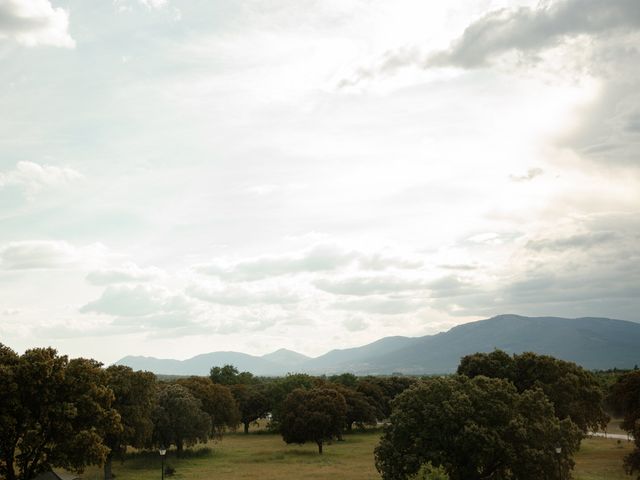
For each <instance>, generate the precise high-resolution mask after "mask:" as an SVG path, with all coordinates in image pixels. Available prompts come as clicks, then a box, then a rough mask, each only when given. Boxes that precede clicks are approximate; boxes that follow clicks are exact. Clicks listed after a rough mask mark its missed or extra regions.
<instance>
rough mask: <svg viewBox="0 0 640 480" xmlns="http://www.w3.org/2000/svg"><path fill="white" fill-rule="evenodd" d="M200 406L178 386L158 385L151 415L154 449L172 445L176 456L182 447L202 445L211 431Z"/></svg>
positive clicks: (207, 419)
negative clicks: (200, 443)
mask: <svg viewBox="0 0 640 480" xmlns="http://www.w3.org/2000/svg"><path fill="white" fill-rule="evenodd" d="M201 406H202V403H201V402H200V400H198V399H197V398H196V397H194V396H193V395H192V394H191V392H190V391H189V390H188V389H187V388H186V387H183V386H182V385H178V384H176V383H168V384H162V383H161V384H159V392H158V403H157V405H156V408H155V410H154V413H153V417H154V432H153V440H154V443H155V444H156V445H157V446H164V447H169V446H170V445H175V446H176V450H177V452H178V456H180V455H182V451H183V449H184V446H185V445H186V446H191V445H195V444H196V443H198V442H202V443H205V442H206V441H207V440H208V438H209V433H210V431H211V418H210V417H209V415H208V414H207V413H205V412H203V411H202V409H201Z"/></svg>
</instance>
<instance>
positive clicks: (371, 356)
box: [116, 315, 640, 376]
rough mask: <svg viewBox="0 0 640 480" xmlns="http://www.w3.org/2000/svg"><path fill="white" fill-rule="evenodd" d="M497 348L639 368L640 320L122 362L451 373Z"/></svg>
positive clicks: (492, 327)
mask: <svg viewBox="0 0 640 480" xmlns="http://www.w3.org/2000/svg"><path fill="white" fill-rule="evenodd" d="M494 349H501V350H504V351H505V352H508V353H521V352H525V351H526V352H536V353H540V354H546V355H552V356H554V357H557V358H561V359H563V360H568V361H571V362H575V363H577V364H579V365H581V366H583V367H585V368H587V369H590V370H598V369H600V370H605V369H610V368H633V367H634V366H635V365H637V364H640V323H636V322H629V321H624V320H612V319H609V318H590V317H588V318H573V319H569V318H559V317H523V316H520V315H499V316H496V317H493V318H489V319H487V320H480V321H476V322H471V323H466V324H463V325H458V326H456V327H453V328H452V329H450V330H448V331H446V332H442V333H438V334H436V335H427V336H424V337H401V336H396V337H385V338H382V339H380V340H377V341H375V342H373V343H370V344H367V345H364V346H361V347H355V348H347V349H339V350H331V351H330V352H327V353H325V354H324V355H321V356H319V357H315V358H311V357H307V356H306V355H302V354H300V353H297V352H293V351H291V350H286V349H280V350H277V351H275V352H272V353H269V354H266V355H262V356H255V355H248V354H246V353H239V352H212V353H205V354H202V355H197V356H195V357H193V358H190V359H187V360H171V359H159V358H154V357H140V356H127V357H124V358H122V359H121V360H119V361H118V362H116V364H117V365H127V366H129V367H131V368H133V369H134V370H148V371H151V372H154V373H157V374H166V375H208V374H209V370H210V369H211V367H213V366H223V365H226V364H231V365H234V366H235V367H236V368H237V369H238V370H240V371H249V372H251V373H253V374H254V375H264V376H280V375H285V374H286V373H294V372H295V373H310V374H316V375H319V374H336V373H344V372H350V373H354V374H357V375H368V374H372V375H375V374H380V375H382V374H391V373H403V374H438V373H443V374H444V373H451V372H454V371H455V370H456V368H457V366H458V363H459V361H460V358H461V357H463V356H464V355H468V354H471V353H475V352H490V351H493V350H494Z"/></svg>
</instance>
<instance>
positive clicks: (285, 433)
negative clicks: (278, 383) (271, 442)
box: [280, 388, 347, 454]
mask: <svg viewBox="0 0 640 480" xmlns="http://www.w3.org/2000/svg"><path fill="white" fill-rule="evenodd" d="M283 411H284V414H283V416H282V422H281V424H280V432H281V434H282V439H283V440H284V441H285V442H287V443H298V444H303V443H305V442H315V443H316V444H317V445H318V453H320V454H322V446H323V444H324V442H325V441H327V440H330V439H331V438H333V437H336V436H338V435H340V433H341V432H342V429H343V428H344V425H345V416H346V411H347V405H346V402H345V400H344V397H343V396H342V395H341V394H340V393H338V392H337V391H336V390H334V389H331V388H312V389H311V390H305V389H302V388H299V389H296V390H294V391H293V392H291V393H290V394H289V395H288V396H287V398H286V399H285V401H284V405H283Z"/></svg>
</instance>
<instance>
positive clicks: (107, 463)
mask: <svg viewBox="0 0 640 480" xmlns="http://www.w3.org/2000/svg"><path fill="white" fill-rule="evenodd" d="M111 459H112V457H111V455H108V456H107V460H106V461H105V462H104V480H111V479H112V478H113V476H112V475H111Z"/></svg>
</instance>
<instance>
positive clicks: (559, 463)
mask: <svg viewBox="0 0 640 480" xmlns="http://www.w3.org/2000/svg"><path fill="white" fill-rule="evenodd" d="M561 453H562V447H556V455H558V478H559V480H562V461H561V460H562V458H561V457H560V454H561Z"/></svg>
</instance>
